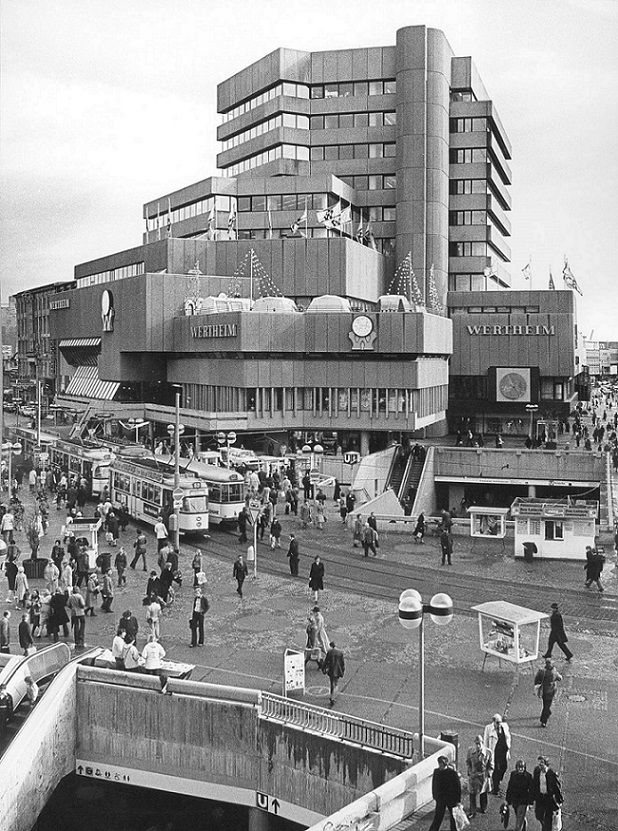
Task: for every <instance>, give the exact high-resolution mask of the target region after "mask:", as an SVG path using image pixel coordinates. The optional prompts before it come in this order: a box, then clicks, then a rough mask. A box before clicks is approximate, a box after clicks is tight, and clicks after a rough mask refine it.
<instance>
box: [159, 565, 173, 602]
mask: <svg viewBox="0 0 618 831" xmlns="http://www.w3.org/2000/svg"><path fill="white" fill-rule="evenodd" d="M173 580H174V572H173V571H172V564H171V563H166V564H165V568H164V569H163V571H162V572H161V577H160V582H161V599H162V600H163V601H164V602H165V603H167V597H168V595H169V593H170V586H171V585H172V582H173Z"/></svg>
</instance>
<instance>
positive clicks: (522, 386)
mask: <svg viewBox="0 0 618 831" xmlns="http://www.w3.org/2000/svg"><path fill="white" fill-rule="evenodd" d="M499 389H500V393H501V394H502V395H503V396H504V397H505V398H510V399H511V401H516V400H517V399H518V398H521V397H522V396H524V395H525V394H526V392H527V391H528V382H527V381H526V379H525V378H524V376H523V375H520V373H519V372H507V374H506V375H503V376H502V378H501V379H500V385H499Z"/></svg>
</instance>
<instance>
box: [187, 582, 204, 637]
mask: <svg viewBox="0 0 618 831" xmlns="http://www.w3.org/2000/svg"><path fill="white" fill-rule="evenodd" d="M193 592H194V596H193V608H192V612H191V620H190V621H189V627H190V629H191V644H190V646H191V647H195V646H204V615H205V614H206V612H207V611H208V601H207V600H206V598H205V597H204V596H203V594H202V590H201V588H200V587H199V586H197V587H196V588H195V589H194V590H193ZM198 636H199V640H198Z"/></svg>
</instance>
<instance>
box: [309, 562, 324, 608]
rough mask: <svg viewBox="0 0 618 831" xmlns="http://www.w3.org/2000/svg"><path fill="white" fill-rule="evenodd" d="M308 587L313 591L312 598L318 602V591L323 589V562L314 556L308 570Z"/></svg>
mask: <svg viewBox="0 0 618 831" xmlns="http://www.w3.org/2000/svg"><path fill="white" fill-rule="evenodd" d="M309 588H310V589H311V591H312V592H313V600H314V602H315V603H317V602H318V592H321V591H324V563H323V562H322V561H321V560H320V557H319V555H318V556H316V557H315V558H314V560H313V562H312V563H311V569H310V571H309Z"/></svg>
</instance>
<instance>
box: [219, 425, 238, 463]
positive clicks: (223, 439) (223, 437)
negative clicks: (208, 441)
mask: <svg viewBox="0 0 618 831" xmlns="http://www.w3.org/2000/svg"><path fill="white" fill-rule="evenodd" d="M217 443H218V445H219V450H223V447H224V446H225V447H227V453H226V454H225V465H226V467H228V468H229V467H230V447H231V445H233V444H236V433H235V432H234V431H233V430H230V432H229V433H224V432H223V430H221V431H220V432H218V433H217Z"/></svg>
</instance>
